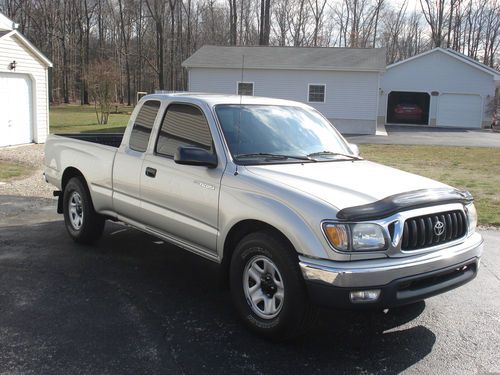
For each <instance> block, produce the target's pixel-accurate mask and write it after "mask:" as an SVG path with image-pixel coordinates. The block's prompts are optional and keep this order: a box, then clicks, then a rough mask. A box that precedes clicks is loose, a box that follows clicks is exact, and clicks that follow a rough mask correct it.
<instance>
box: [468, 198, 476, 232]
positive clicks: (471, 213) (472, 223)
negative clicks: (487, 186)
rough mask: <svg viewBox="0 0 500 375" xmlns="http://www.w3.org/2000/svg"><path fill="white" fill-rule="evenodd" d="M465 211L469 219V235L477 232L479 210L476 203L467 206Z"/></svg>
mask: <svg viewBox="0 0 500 375" xmlns="http://www.w3.org/2000/svg"><path fill="white" fill-rule="evenodd" d="M465 212H466V213H467V221H468V224H469V231H468V233H467V235H471V234H472V233H474V232H475V230H476V227H477V211H476V207H475V206H474V203H471V204H469V205H467V206H465Z"/></svg>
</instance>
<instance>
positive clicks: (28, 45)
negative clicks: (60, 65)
mask: <svg viewBox="0 0 500 375" xmlns="http://www.w3.org/2000/svg"><path fill="white" fill-rule="evenodd" d="M8 36H13V37H14V38H15V39H17V40H18V41H19V42H20V44H22V45H23V46H24V47H25V48H26V49H28V50H29V51H30V52H31V53H33V54H34V55H35V56H36V57H37V58H38V59H39V60H40V61H41V62H42V64H44V65H45V66H47V67H49V68H51V67H52V61H50V60H49V59H48V58H47V57H46V56H45V55H44V54H43V53H42V52H40V51H39V50H38V48H36V47H35V46H34V45H33V44H32V43H31V42H30V41H29V40H28V39H26V37H25V36H24V35H23V34H21V33H20V32H19V31H17V30H10V31H9V30H0V39H2V38H4V37H8Z"/></svg>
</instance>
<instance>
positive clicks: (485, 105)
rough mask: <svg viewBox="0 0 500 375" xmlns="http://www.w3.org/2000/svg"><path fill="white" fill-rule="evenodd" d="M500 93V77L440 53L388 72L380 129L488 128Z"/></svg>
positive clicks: (394, 66) (464, 58) (424, 55)
mask: <svg viewBox="0 0 500 375" xmlns="http://www.w3.org/2000/svg"><path fill="white" fill-rule="evenodd" d="M499 87H500V72H498V71H496V70H494V69H492V68H490V67H488V66H486V65H483V64H481V63H479V62H477V61H475V60H473V59H471V58H469V57H467V56H465V55H463V54H461V53H458V52H456V51H453V50H450V49H442V48H435V49H433V50H430V51H428V52H425V53H422V54H420V55H417V56H414V57H412V58H409V59H407V60H403V61H400V62H398V63H395V64H392V65H389V66H388V67H387V70H386V72H385V73H383V74H382V76H381V81H380V101H379V117H378V123H379V124H385V125H390V124H411V125H423V126H441V127H457V128H481V127H486V126H489V125H490V124H491V121H492V116H493V112H494V102H495V100H494V99H495V90H496V89H497V88H499Z"/></svg>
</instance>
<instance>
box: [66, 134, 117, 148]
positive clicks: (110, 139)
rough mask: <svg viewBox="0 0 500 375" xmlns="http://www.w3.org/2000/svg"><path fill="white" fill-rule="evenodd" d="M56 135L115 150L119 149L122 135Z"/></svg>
mask: <svg viewBox="0 0 500 375" xmlns="http://www.w3.org/2000/svg"><path fill="white" fill-rule="evenodd" d="M56 135H57V136H60V137H67V138H72V139H78V140H80V141H86V142H92V143H99V144H101V145H106V146H111V147H117V148H118V147H120V144H121V143H122V138H123V134H119V133H84V134H81V133H60V134H56Z"/></svg>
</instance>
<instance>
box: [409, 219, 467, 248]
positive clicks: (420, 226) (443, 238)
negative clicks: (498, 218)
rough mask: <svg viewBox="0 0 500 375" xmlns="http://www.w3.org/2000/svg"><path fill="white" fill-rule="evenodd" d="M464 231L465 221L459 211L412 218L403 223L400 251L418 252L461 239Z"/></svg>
mask: <svg viewBox="0 0 500 375" xmlns="http://www.w3.org/2000/svg"><path fill="white" fill-rule="evenodd" d="M439 223H442V225H441V224H439ZM466 231H467V221H466V218H465V214H464V213H463V212H462V211H460V210H456V211H448V212H441V213H437V214H432V215H424V216H417V217H412V218H411V219H407V220H406V221H405V224H404V229H403V239H402V243H401V250H418V249H423V248H426V247H430V246H435V245H439V244H442V243H445V242H449V241H453V240H456V239H457V238H460V237H463V236H464V235H465V233H466Z"/></svg>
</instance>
